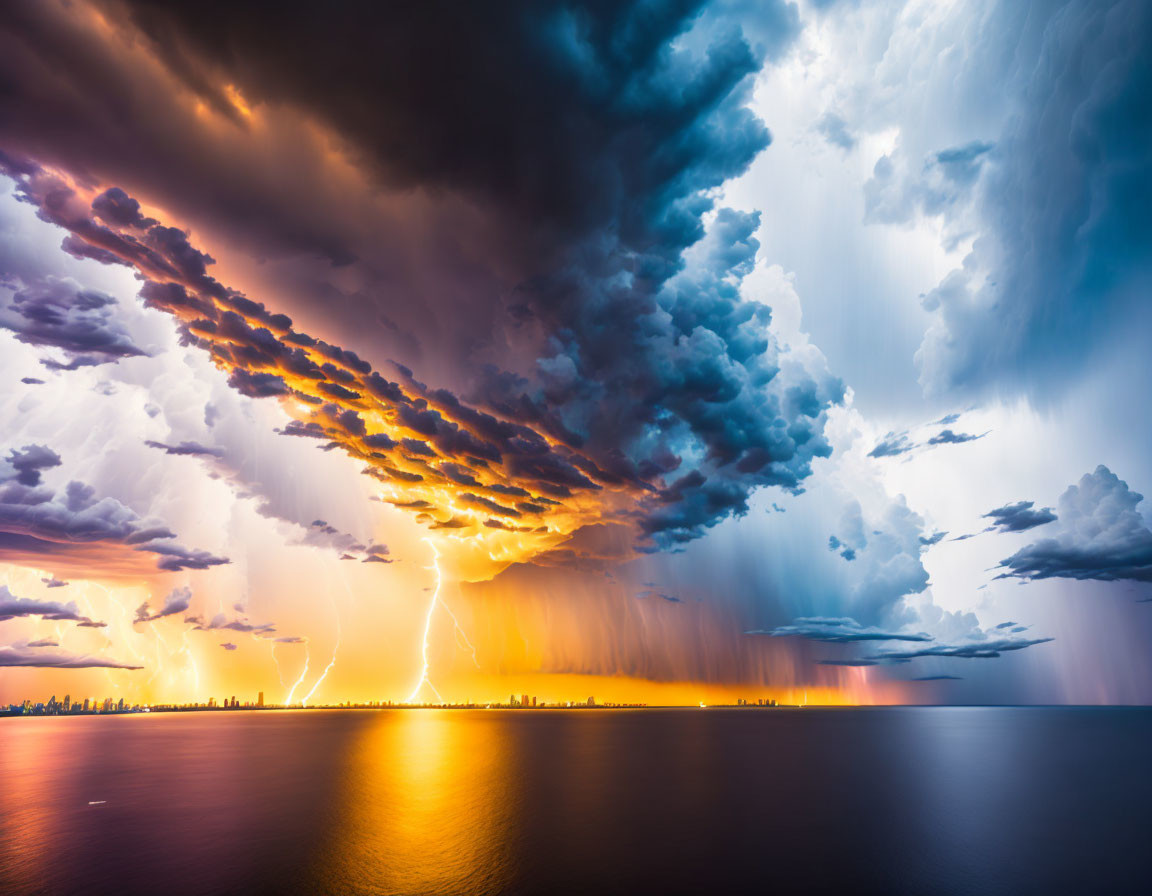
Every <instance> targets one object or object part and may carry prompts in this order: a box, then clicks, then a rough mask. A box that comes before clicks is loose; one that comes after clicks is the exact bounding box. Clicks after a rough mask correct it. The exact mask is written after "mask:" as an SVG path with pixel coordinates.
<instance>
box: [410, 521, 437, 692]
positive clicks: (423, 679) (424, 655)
mask: <svg viewBox="0 0 1152 896" xmlns="http://www.w3.org/2000/svg"><path fill="white" fill-rule="evenodd" d="M424 540H425V541H426V542H428V547H430V548H432V565H431V566H429V567H428V569H433V570H435V571H436V590H435V591H433V592H432V599H431V600H430V601H428V613H427V615H426V616H425V617H424V640H423V643H422V645H421V648H420V657H421V659H422V661H423V666H422V667H421V669H420V679H419V681H417V682H416V687H414V688H413V689H412V693H411V694H409V695H408V699H407V700H405V701H404V702H405V703H414V702H415V701H416V697H417V696H418V695H419V693H420V689H421V688H422V687H424V685H428V688H429V689H430V690H431V691H432V693H433V694H435V695H436V699H437V700H439V701H440V702H441V703H443V702H444V698H443V697H441V696H440V692H439V691H438V690H436V686H435V685H433V684H432V682H431V681H429V680H428V634H429V632H430V631H431V630H432V614H433V613H434V612H435V610H436V604H437V603H439V602H440V585H441V584H442V582H443V576H441V574H440V552H439V551H438V550H436V545H435V544H433V543H432V539H430V538H425V539H424Z"/></svg>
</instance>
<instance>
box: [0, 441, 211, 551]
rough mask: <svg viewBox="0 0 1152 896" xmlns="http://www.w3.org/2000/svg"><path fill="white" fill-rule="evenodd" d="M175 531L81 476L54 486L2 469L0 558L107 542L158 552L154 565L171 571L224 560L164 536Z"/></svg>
mask: <svg viewBox="0 0 1152 896" xmlns="http://www.w3.org/2000/svg"><path fill="white" fill-rule="evenodd" d="M30 447H37V448H40V447H42V446H30ZM26 450H27V449H26ZM44 450H45V451H47V450H48V449H44ZM53 455H54V453H53ZM0 471H2V467H0ZM175 537H176V536H175V534H174V533H173V532H172V531H171V530H169V529H168V528H167V527H166V526H164V525H163V524H161V523H159V522H158V521H155V520H146V519H141V518H140V517H139V516H138V515H137V514H136V513H135V512H134V511H133V510H131V509H129V508H128V507H125V506H124V505H123V504H121V503H120V502H119V501H117V500H116V499H114V498H110V497H105V498H99V499H98V498H97V497H96V492H95V489H94V488H92V486H90V485H85V484H84V483H82V482H76V481H72V482H69V483H68V484H67V485H65V486H64V488H63V489H62V490H60V491H57V490H55V489H52V488H49V487H47V486H44V485H35V486H29V485H25V484H23V483H21V482H20V481H19V480H18V478H16V477H9V478H7V479H5V477H4V476H3V475H2V474H0V558H6V559H8V560H9V561H11V562H17V560H18V559H19V558H25V559H27V558H32V557H36V558H38V560H39V562H44V561H45V560H46V559H47V558H49V557H57V558H59V559H61V560H64V559H66V558H67V557H68V556H69V555H79V554H82V553H84V552H85V551H88V552H89V554H91V552H92V551H93V550H97V549H100V548H103V547H110V546H118V547H120V548H122V549H123V550H124V551H133V550H134V551H144V552H148V553H152V554H156V555H158V556H159V558H160V559H159V560H158V561H157V566H158V567H159V568H160V569H163V570H169V571H176V570H180V569H206V568H207V567H209V566H215V565H219V564H223V563H227V562H228V560H227V559H225V558H222V557H215V556H213V555H212V554H209V553H207V552H206V551H198V550H191V549H188V548H185V547H182V546H180V545H179V544H176V543H174V542H171V541H169V540H168V539H173V538H175ZM122 559H124V558H122ZM90 562H91V563H92V569H93V570H94V571H98V570H99V568H100V564H101V562H102V560H101V559H99V558H96V557H95V556H91V557H90Z"/></svg>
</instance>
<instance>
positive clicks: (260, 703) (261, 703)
mask: <svg viewBox="0 0 1152 896" xmlns="http://www.w3.org/2000/svg"><path fill="white" fill-rule="evenodd" d="M256 705H257V706H260V707H263V706H264V692H263V691H261V692H260V693H259V694H257V695H256Z"/></svg>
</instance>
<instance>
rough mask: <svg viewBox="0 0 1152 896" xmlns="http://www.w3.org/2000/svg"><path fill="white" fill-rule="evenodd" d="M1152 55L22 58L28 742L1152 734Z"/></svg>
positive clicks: (13, 106)
mask: <svg viewBox="0 0 1152 896" xmlns="http://www.w3.org/2000/svg"><path fill="white" fill-rule="evenodd" d="M1149 38H1152V10H1150V9H1149V7H1148V6H1147V4H1143V3H1140V2H1138V0H1116V2H1107V0H1103V2H1101V0H1097V2H1089V0H1069V2H1057V0H1053V2H991V0H972V2H965V3H945V2H936V3H929V2H916V0H909V2H904V3H901V2H898V0H892V2H880V0H875V2H873V0H856V2H853V0H840V2H827V0H824V2H814V0H809V2H799V3H786V2H780V0H772V2H763V3H747V2H742V0H715V2H700V0H697V2H625V3H585V4H574V3H557V4H549V5H541V4H536V3H530V2H523V3H519V2H512V3H506V4H499V5H497V6H495V7H493V6H490V5H481V6H475V7H467V6H465V7H461V6H459V5H457V4H441V3H428V4H420V5H419V6H413V7H411V8H409V7H401V8H389V7H388V6H379V5H378V4H371V3H351V4H342V5H340V6H338V7H337V8H335V9H333V8H330V7H329V6H325V5H321V4H316V5H309V4H293V5H291V7H290V8H288V9H287V10H286V11H285V12H284V13H283V14H277V15H276V16H270V15H269V14H268V13H267V12H266V11H262V10H259V9H255V8H237V5H235V4H231V3H224V2H207V3H202V4H198V5H197V7H196V8H195V9H193V8H191V7H180V6H177V7H172V8H168V7H167V6H162V5H158V4H153V3H148V2H131V0H82V2H72V3H65V2H63V0H45V2H19V3H16V4H14V5H12V6H11V7H10V8H9V9H8V11H7V12H6V14H5V16H4V19H3V21H0V383H2V386H0V420H3V421H4V425H3V427H2V428H0V702H10V701H18V700H23V699H25V698H32V699H40V700H46V699H47V698H48V696H50V695H52V694H55V695H57V697H62V696H63V695H64V694H65V693H68V694H70V695H71V696H72V697H73V698H74V699H75V697H77V696H81V697H83V696H100V697H103V696H113V697H124V698H125V700H126V701H127V702H205V701H206V700H207V699H208V698H209V697H215V698H217V699H218V700H220V699H222V698H224V697H230V696H232V695H236V696H239V697H240V699H241V700H242V701H243V700H251V699H254V698H255V696H256V693H257V692H258V691H262V692H264V694H265V699H266V700H267V701H268V702H270V703H296V704H299V703H302V702H303V703H306V704H312V705H314V704H320V703H334V702H343V701H367V700H373V701H374V700H391V701H397V702H399V701H405V700H407V701H413V702H440V701H466V700H476V701H490V700H496V699H506V698H507V695H508V694H509V693H515V694H520V693H532V694H534V695H538V696H539V697H540V698H541V699H545V700H549V701H556V700H575V699H581V700H582V699H586V697H587V696H590V695H591V696H595V697H597V699H599V700H619V701H629V702H645V703H650V704H658V703H685V704H694V703H697V702H700V701H712V702H720V701H728V700H733V699H735V698H737V697H745V698H751V699H757V698H764V697H771V698H775V699H778V700H780V701H782V702H799V701H804V700H806V701H808V702H811V703H837V704H840V703H852V704H855V703H861V704H875V703H958V704H967V703H1044V704H1047V703H1075V704H1080V703H1086V704H1108V703H1148V702H1150V701H1152V653H1150V652H1149V651H1148V649H1147V645H1148V643H1149V638H1150V637H1152V530H1150V525H1152V504H1150V503H1149V502H1148V501H1146V500H1145V499H1144V498H1143V494H1145V493H1149V490H1152V421H1150V419H1149V407H1150V404H1149V398H1148V394H1147V384H1148V383H1149V382H1150V381H1152V359H1150V357H1149V352H1148V349H1147V347H1148V345H1149V337H1150V336H1152V307H1150V306H1149V302H1148V295H1149V288H1150V286H1152V254H1150V253H1149V251H1148V246H1149V245H1150V244H1152V243H1150V241H1149V237H1150V236H1152V211H1150V209H1152V174H1150V172H1149V170H1148V162H1147V160H1148V159H1149V158H1152V145H1150V144H1152V108H1150V107H1149V105H1148V103H1147V102H1146V100H1145V97H1146V95H1147V92H1148V90H1149V88H1150V86H1152V62H1150V61H1149V60H1150V58H1152V57H1150V56H1149V54H1148V53H1147V52H1146V49H1147V46H1148V42H1149Z"/></svg>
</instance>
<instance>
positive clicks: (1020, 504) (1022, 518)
mask: <svg viewBox="0 0 1152 896" xmlns="http://www.w3.org/2000/svg"><path fill="white" fill-rule="evenodd" d="M1033 503H1034V502H1032V501H1017V502H1016V503H1015V504H1005V505H1004V506H1003V507H997V508H996V509H995V510H990V511H988V513H986V514H984V517H985V518H986V519H990V520H992V528H995V529H997V530H999V531H1000V532H1025V531H1027V530H1028V529H1035V528H1036V527H1037V526H1044V525H1046V524H1048V523H1051V522H1053V521H1055V519H1056V514H1055V513H1053V512H1052V508H1051V507H1033Z"/></svg>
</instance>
